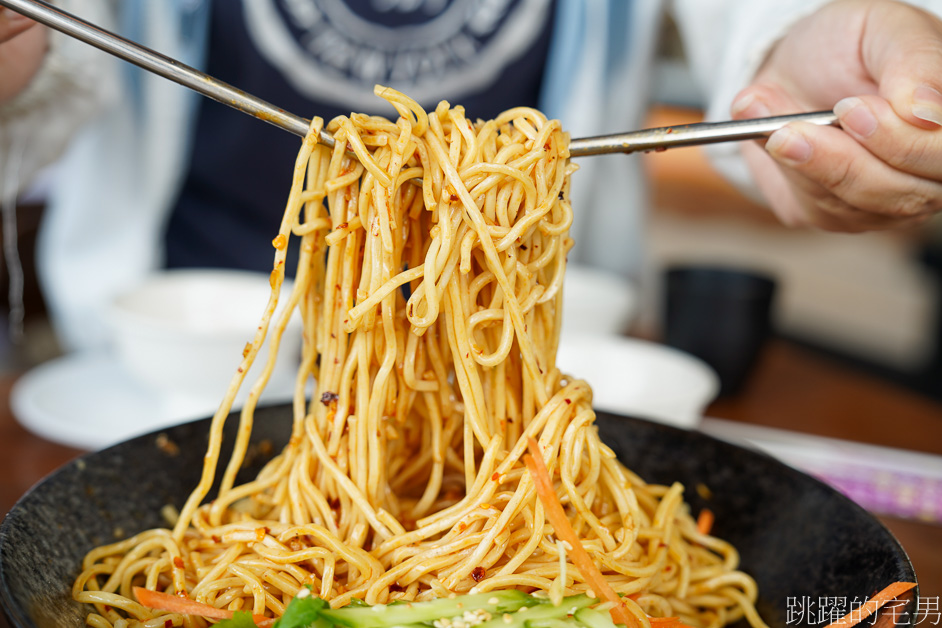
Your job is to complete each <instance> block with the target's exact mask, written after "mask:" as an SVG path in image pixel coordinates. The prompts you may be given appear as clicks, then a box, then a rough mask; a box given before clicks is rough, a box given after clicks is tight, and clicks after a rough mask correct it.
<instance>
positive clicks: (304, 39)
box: [165, 0, 554, 273]
mask: <svg viewBox="0 0 942 628" xmlns="http://www.w3.org/2000/svg"><path fill="white" fill-rule="evenodd" d="M553 5H554V1H553V0H246V1H245V2H243V1H242V0H224V1H216V2H213V3H212V7H211V18H210V32H209V48H208V62H207V71H208V72H209V74H211V75H213V76H215V77H217V78H220V79H222V80H224V81H226V82H228V83H231V84H232V85H234V86H236V87H238V88H240V89H243V90H245V91H247V92H249V93H252V94H255V95H257V96H259V97H261V98H263V99H265V100H267V101H269V102H271V103H273V104H275V105H277V106H279V107H282V108H284V109H286V110H288V111H291V112H293V113H295V114H298V115H301V116H304V117H308V118H309V117H313V116H315V115H317V116H320V117H322V118H324V119H325V120H330V119H331V118H333V117H334V116H336V115H340V114H344V115H346V114H349V113H350V112H351V111H359V112H364V113H378V114H382V115H385V116H387V117H395V116H396V113H395V110H394V109H392V107H390V106H388V105H386V104H385V103H384V102H383V101H381V100H380V99H379V98H377V97H376V96H374V95H373V93H372V92H373V85H374V84H375V83H381V84H384V85H390V86H392V87H395V88H397V89H400V90H402V91H403V92H404V93H406V94H407V95H409V96H411V97H413V98H416V100H418V101H419V102H420V103H421V104H422V105H423V106H425V107H426V108H433V107H434V106H435V105H436V104H437V103H438V101H440V100H442V99H446V100H449V101H450V102H451V103H452V104H461V105H463V106H464V107H465V110H466V112H467V115H468V117H470V118H472V119H475V118H485V119H487V118H492V117H494V116H495V115H496V114H498V113H499V112H501V111H503V110H505V109H508V108H510V107H514V106H519V105H526V106H531V107H532V106H536V104H537V98H538V94H539V90H540V83H541V80H542V76H543V71H544V67H545V61H546V56H547V51H548V48H549V38H550V32H551V28H552V13H553ZM299 145H300V141H299V138H297V137H295V136H293V135H291V134H289V133H287V132H285V131H283V130H281V129H278V128H275V127H273V126H271V125H268V124H265V123H263V122H260V121H258V120H255V119H253V118H252V117H250V116H247V115H245V114H243V113H240V112H238V111H235V110H233V109H230V108H229V107H227V106H224V105H221V104H219V103H216V102H214V101H212V100H209V99H200V102H199V111H198V113H197V119H196V128H195V136H194V140H193V144H192V153H191V159H190V168H189V169H188V174H187V176H186V179H185V181H184V184H183V186H182V189H181V192H180V196H179V198H178V201H177V204H176V207H175V208H174V210H173V212H172V215H171V218H170V222H169V224H168V228H167V233H166V238H165V244H166V251H165V252H166V263H167V266H168V267H171V268H173V267H224V268H241V269H248V270H257V271H263V272H267V271H269V270H270V269H271V263H272V258H273V249H272V247H271V244H270V242H271V238H272V237H274V235H275V234H276V233H277V230H278V225H279V223H280V220H281V216H282V212H283V210H284V204H285V201H286V199H287V195H288V188H289V186H290V184H291V172H292V167H293V164H294V160H295V157H296V155H297V151H298V148H299ZM294 258H295V256H292V255H289V260H291V259H294ZM289 272H290V273H293V269H292V268H289Z"/></svg>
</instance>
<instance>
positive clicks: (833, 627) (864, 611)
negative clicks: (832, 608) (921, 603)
mask: <svg viewBox="0 0 942 628" xmlns="http://www.w3.org/2000/svg"><path fill="white" fill-rule="evenodd" d="M914 586H916V583H915V582H894V583H893V584H891V585H890V586H888V587H886V588H885V589H883V590H882V591H880V592H879V593H876V594H874V596H873V597H871V598H870V599H869V600H867V601H866V603H865V604H864V605H863V606H861V607H860V608H855V609H854V610H852V611H851V612H849V613H847V614H846V615H844V616H843V617H842V618H840V619H838V620H837V621H835V622H833V623H830V624H828V625H827V627H826V628H850V627H851V626H856V625H857V624H859V623H860V622H862V621H863V620H864V619H866V618H867V617H869V616H870V615H872V614H873V613H875V612H877V611H878V610H880V608H881V607H882V606H883V605H884V604H886V603H887V602H890V601H892V600H895V599H896V598H898V597H899V596H901V595H902V594H904V593H906V592H907V591H909V590H910V589H912V588H913V587H914Z"/></svg>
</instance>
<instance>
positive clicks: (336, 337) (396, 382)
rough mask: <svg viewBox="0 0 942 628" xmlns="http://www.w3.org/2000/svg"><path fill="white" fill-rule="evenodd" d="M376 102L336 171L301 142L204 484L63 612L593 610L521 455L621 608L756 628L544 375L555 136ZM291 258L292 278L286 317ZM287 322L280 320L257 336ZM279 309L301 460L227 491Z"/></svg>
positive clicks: (90, 571) (106, 551) (554, 260)
mask: <svg viewBox="0 0 942 628" xmlns="http://www.w3.org/2000/svg"><path fill="white" fill-rule="evenodd" d="M377 93H378V95H380V96H382V97H383V98H385V99H386V100H388V101H389V102H390V103H391V104H392V105H393V106H394V107H395V108H396V110H397V111H398V112H399V114H400V117H399V118H398V120H396V121H395V122H392V121H389V120H385V119H382V118H379V117H370V116H365V115H358V114H354V115H352V116H350V117H339V118H337V119H335V120H333V121H332V122H331V123H330V124H329V125H328V127H327V128H328V130H329V131H330V132H331V133H332V134H333V135H334V137H335V138H336V139H337V143H336V146H335V147H334V148H333V149H332V150H331V149H328V148H326V147H324V146H321V145H317V143H316V142H317V136H318V135H317V132H318V131H319V129H320V126H321V122H320V121H319V120H315V121H314V122H313V123H312V129H311V132H310V133H309V134H308V136H307V138H306V139H305V140H304V143H303V146H302V148H301V151H300V154H299V156H298V160H297V163H296V166H295V172H294V178H293V184H292V188H291V192H290V195H289V199H288V203H287V209H286V211H285V214H284V218H283V221H282V223H281V228H280V231H279V234H278V236H277V237H276V238H275V240H274V241H273V244H274V247H275V262H274V269H273V271H272V274H271V285H272V296H271V300H270V302H269V304H268V306H267V308H266V311H265V314H264V316H263V318H262V321H261V323H260V325H259V328H258V332H257V334H256V337H255V339H254V341H253V342H252V343H251V345H249V346H248V347H247V349H246V353H245V359H244V360H243V363H242V364H241V365H240V366H239V369H238V372H237V374H236V376H235V377H234V379H233V382H232V385H231V387H230V390H229V391H228V393H227V395H226V397H225V399H224V400H223V403H222V404H221V406H220V408H219V410H218V411H217V413H216V415H215V416H214V418H213V422H212V427H211V433H210V441H209V447H208V450H207V453H206V457H205V465H204V469H203V473H202V479H201V481H200V483H199V485H198V486H197V487H196V489H195V490H194V491H193V493H192V494H191V496H190V497H189V499H188V501H187V502H186V504H185V505H184V506H183V508H182V509H181V511H180V513H179V516H178V517H177V519H176V523H175V525H174V527H173V529H172V530H171V531H168V530H151V531H148V532H144V533H142V534H139V535H137V536H136V537H134V538H132V539H129V540H126V541H122V542H119V543H115V544H113V545H110V546H106V547H102V548H98V549H96V550H93V551H92V552H91V553H89V554H88V556H87V558H86V559H85V562H84V565H83V569H84V571H83V573H82V574H81V575H80V576H79V577H78V579H77V580H76V582H75V584H74V587H73V595H74V597H75V599H76V600H78V601H80V602H84V603H88V604H92V605H93V606H94V613H93V614H92V615H91V616H90V617H89V623H90V624H93V625H102V626H107V625H115V624H116V623H117V622H119V621H123V618H127V617H131V618H134V619H138V620H144V619H147V618H151V617H154V618H158V617H159V618H160V620H161V621H163V620H164V619H165V618H167V617H169V618H170V619H171V620H172V622H173V623H174V625H180V623H181V622H186V625H188V626H198V625H205V620H203V619H201V618H196V617H187V618H184V617H182V616H179V615H169V616H168V615H166V614H165V613H164V614H161V612H157V611H152V610H149V609H146V608H144V607H142V606H141V605H139V604H138V603H137V602H136V601H134V598H133V594H132V591H131V588H132V587H133V586H135V585H137V586H146V587H147V588H151V589H156V590H159V591H164V592H168V593H178V594H183V593H185V594H186V595H187V596H189V597H190V598H192V599H194V600H196V601H198V602H202V603H206V604H210V605H213V606H217V607H220V608H226V609H230V610H249V611H251V612H252V613H254V614H257V615H266V616H269V617H271V616H279V615H280V614H281V613H282V612H283V611H284V608H285V605H286V604H287V603H288V602H289V601H290V600H291V598H292V597H293V596H294V595H295V594H296V593H297V592H298V591H299V589H300V587H302V586H303V585H311V586H312V587H313V591H314V593H315V594H317V595H319V596H321V597H322V598H324V599H326V600H328V601H329V602H330V604H331V605H332V606H334V607H339V606H343V605H346V604H348V603H349V602H350V601H351V600H352V599H354V598H359V599H362V600H365V601H366V602H367V603H369V604H383V603H387V602H390V601H393V600H396V599H406V600H424V599H431V598H435V597H443V596H448V595H451V594H455V593H459V594H460V593H467V592H486V591H492V590H497V589H504V588H522V589H524V590H527V591H534V590H536V591H545V592H547V593H548V594H550V595H552V596H553V597H555V598H557V599H558V598H560V597H561V596H562V595H572V594H575V593H579V592H586V591H588V589H589V587H588V585H587V584H586V582H585V580H584V578H583V576H582V574H580V573H579V570H578V569H576V568H575V567H574V566H573V564H572V562H571V561H570V560H569V559H568V557H567V554H566V549H565V547H566V545H565V543H563V542H560V541H557V540H556V538H555V535H554V533H553V530H552V528H551V526H550V525H549V524H548V523H547V522H546V518H545V515H544V509H543V506H542V505H541V503H540V501H539V499H538V497H537V495H536V492H535V489H534V485H533V482H532V479H531V478H530V476H529V474H528V473H527V472H526V469H525V466H524V464H523V454H524V451H525V449H526V446H527V439H528V438H529V437H532V438H534V439H536V440H537V441H538V443H539V446H540V448H541V450H542V451H543V453H544V458H545V461H546V466H547V468H548V470H549V473H550V474H551V475H552V476H554V477H555V476H558V481H557V482H556V485H555V490H556V493H557V496H558V498H559V499H560V501H561V503H562V504H563V506H564V507H565V509H566V512H567V516H568V518H569V519H570V522H571V524H572V527H573V529H574V530H575V532H576V534H577V535H578V536H579V538H580V540H581V544H582V545H583V546H584V547H585V549H586V550H587V551H588V552H589V554H590V555H591V556H592V557H593V559H594V560H595V562H596V564H597V565H598V566H599V567H600V569H601V570H602V573H603V574H604V575H605V577H606V579H607V581H608V582H609V584H610V585H611V587H612V588H613V589H614V590H615V591H616V592H617V593H619V594H621V595H622V596H631V600H633V602H632V604H633V605H636V606H637V607H640V609H643V611H644V613H648V614H650V615H656V616H662V615H671V616H678V617H680V619H681V621H682V622H684V623H686V624H689V625H692V626H720V625H723V624H726V623H728V622H731V621H735V620H736V619H738V618H740V617H743V616H745V617H746V618H747V619H748V620H749V621H750V623H752V624H753V625H754V626H761V625H764V624H762V623H761V620H759V619H758V616H757V615H756V613H755V610H754V608H753V602H754V601H755V599H756V587H755V583H754V582H753V580H752V579H751V578H750V577H749V576H747V575H746V574H744V573H742V572H739V571H737V565H738V555H737V553H736V550H735V549H734V548H733V547H732V546H730V545H729V544H728V543H726V542H724V541H721V540H720V539H717V538H714V537H710V536H707V535H703V534H701V533H700V532H698V531H697V527H696V522H695V520H694V518H693V517H692V516H691V513H690V512H689V509H688V507H687V506H686V505H685V504H684V502H683V495H682V493H683V487H682V486H680V485H679V484H675V485H673V486H669V487H666V486H656V485H648V484H646V483H644V482H643V481H642V480H641V479H640V478H638V477H637V476H636V475H634V474H632V473H631V472H630V471H628V470H627V469H625V468H624V467H623V466H622V465H621V464H620V463H619V462H618V460H617V459H616V458H615V455H614V453H613V452H612V451H611V450H610V449H609V448H608V447H606V446H605V445H604V444H603V443H602V442H601V441H600V440H599V437H598V433H597V431H596V428H595V426H594V419H595V416H594V414H593V412H592V407H591V402H592V395H591V390H590V388H589V386H588V385H587V384H586V383H585V382H584V381H581V380H578V379H572V378H570V377H568V376H565V375H563V374H562V373H560V371H559V370H558V368H557V367H556V361H555V360H556V349H557V345H558V342H559V335H560V325H559V323H560V308H561V305H562V290H561V286H562V280H563V273H564V271H565V266H566V253H567V251H568V250H569V249H570V247H571V245H572V241H571V240H570V239H569V238H568V236H567V233H568V228H569V226H570V223H571V220H572V211H571V208H570V205H569V201H568V194H569V175H570V174H571V173H572V171H573V170H574V169H575V168H574V166H572V165H570V163H569V161H568V148H567V146H568V136H567V135H566V134H565V133H564V132H563V131H562V130H561V129H560V127H559V123H558V122H556V121H550V120H547V119H546V118H545V117H544V116H543V115H542V114H540V113H539V112H537V111H534V110H531V109H524V108H518V109H512V110H510V111H507V112H505V113H503V114H501V115H500V116H499V117H498V118H497V119H496V120H492V121H488V122H481V121H479V122H477V123H475V124H472V123H471V122H470V121H468V120H467V119H466V118H465V115H464V111H463V109H462V108H461V107H453V108H452V107H450V106H449V105H448V104H447V103H444V102H443V103H441V104H440V105H439V106H438V107H437V108H436V109H435V110H434V111H433V112H431V113H428V114H427V113H426V112H425V111H423V110H422V109H421V108H420V107H419V106H418V105H417V104H416V103H414V102H413V101H411V100H409V99H408V98H406V97H405V96H403V95H401V94H399V93H398V92H395V91H393V90H390V89H384V88H377ZM351 150H352V151H353V152H354V153H355V154H356V159H352V158H351V157H349V156H348V152H349V151H351ZM325 204H326V207H325ZM291 237H295V238H300V259H299V264H298V272H297V277H296V279H295V283H294V288H293V290H292V291H291V293H290V294H288V295H285V296H283V297H282V296H281V295H280V288H281V285H282V281H283V278H284V265H285V257H286V251H287V242H288V239H289V238H291ZM280 298H287V299H288V302H289V303H288V307H287V308H285V311H284V313H283V314H281V315H280V317H279V318H278V319H277V320H272V317H273V312H274V310H275V305H276V304H277V302H278V300H279V299H280ZM295 310H296V311H298V312H299V313H300V316H301V318H302V321H303V325H304V330H305V332H304V339H303V348H302V359H301V365H300V369H299V371H298V377H297V382H296V392H295V398H294V403H293V413H294V421H293V427H292V434H291V439H290V441H289V443H288V444H287V446H286V447H285V449H284V450H283V451H282V452H281V453H280V454H279V455H278V456H277V457H275V458H274V459H273V460H271V462H269V463H268V464H267V465H266V467H265V468H264V469H263V470H262V471H261V472H260V473H259V475H258V476H257V478H255V479H254V480H253V481H251V482H249V483H247V484H244V485H240V486H237V485H236V481H235V478H236V472H237V471H238V470H239V468H240V467H241V465H242V462H243V460H244V458H245V456H246V451H247V448H248V444H249V438H250V435H251V430H252V416H253V411H254V409H255V404H256V402H257V400H258V396H259V394H260V392H261V390H262V389H263V388H264V386H265V383H266V381H267V378H268V376H269V374H270V373H271V369H272V366H273V363H274V359H275V354H276V352H277V348H278V344H279V342H280V340H281V335H282V332H283V330H284V328H285V326H286V324H287V321H288V318H289V316H291V315H292V312H293V311H295ZM269 332H270V333H269ZM266 336H270V340H269V342H270V343H271V345H272V350H271V355H270V357H269V361H268V364H267V365H266V368H265V370H264V372H263V374H262V376H261V377H260V378H259V380H258V381H257V382H256V383H255V384H254V386H253V387H252V389H251V392H250V395H249V397H248V400H247V402H246V403H245V406H244V408H243V409H242V411H241V416H240V423H239V430H238V435H237V438H236V446H235V450H234V452H233V454H232V457H231V458H230V460H229V461H228V463H227V466H226V468H225V473H224V475H223V479H222V481H221V483H220V486H219V489H218V497H217V498H216V499H215V500H214V501H212V502H209V503H203V502H204V500H205V498H206V496H207V494H208V493H209V491H210V489H211V488H212V484H213V478H214V477H215V474H216V470H217V465H219V464H221V463H223V461H221V460H220V446H221V441H222V429H223V424H224V422H225V419H226V417H227V415H228V413H229V410H230V408H231V406H232V402H233V399H234V397H235V394H236V391H237V389H238V388H239V386H240V385H241V384H242V379H243V377H244V373H245V372H246V371H247V370H248V366H249V365H250V364H251V362H252V360H254V358H255V356H256V354H257V352H258V350H259V348H260V346H261V344H262V342H263V340H264V338H265V337H266ZM312 382H316V392H315V393H314V395H313V396H312V397H310V399H308V396H307V394H306V392H307V390H308V387H309V386H310V385H312ZM644 613H641V612H640V611H639V614H641V615H643V614H644ZM157 623H159V622H157ZM642 623H643V624H644V625H645V626H647V620H646V619H643V620H642ZM160 625H163V624H162V623H161V624H160Z"/></svg>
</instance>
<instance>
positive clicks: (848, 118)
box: [834, 97, 877, 137]
mask: <svg viewBox="0 0 942 628" xmlns="http://www.w3.org/2000/svg"><path fill="white" fill-rule="evenodd" d="M834 113H836V114H837V117H838V118H840V119H841V124H842V125H843V126H844V127H846V128H847V129H849V130H851V131H853V132H854V133H856V134H857V135H859V136H861V137H870V136H871V135H873V134H874V133H875V132H876V130H877V118H876V116H874V115H873V112H872V111H870V107H868V106H867V105H865V104H864V101H862V100H860V99H859V98H856V97H851V98H845V99H844V100H840V101H838V103H837V104H836V105H834Z"/></svg>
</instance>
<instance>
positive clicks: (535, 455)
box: [523, 438, 667, 628]
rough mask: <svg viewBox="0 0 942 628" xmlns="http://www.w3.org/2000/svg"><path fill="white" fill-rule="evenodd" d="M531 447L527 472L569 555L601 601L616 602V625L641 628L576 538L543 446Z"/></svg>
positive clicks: (526, 457) (532, 443)
mask: <svg viewBox="0 0 942 628" xmlns="http://www.w3.org/2000/svg"><path fill="white" fill-rule="evenodd" d="M527 447H528V448H529V449H530V453H529V454H526V455H524V457H523V460H524V462H525V463H526V465H527V469H528V470H529V471H530V476H531V477H532V478H533V484H534V485H535V486H536V494H537V495H538V496H539V498H540V501H541V502H543V508H544V509H545V510H546V518H547V519H548V520H549V522H550V524H551V525H552V526H553V529H554V530H555V531H556V536H557V537H559V538H560V539H562V540H563V541H566V542H567V543H569V546H570V548H571V549H570V550H569V555H570V556H571V557H572V562H573V563H575V565H576V568H577V569H578V570H579V573H581V574H582V577H583V578H585V579H586V582H587V583H588V584H589V586H590V587H592V590H593V591H595V594H596V595H597V596H598V597H599V599H601V600H604V601H606V602H611V603H612V605H613V606H612V609H611V611H610V613H611V615H612V621H614V622H615V623H616V624H624V625H625V626H628V628H640V626H639V625H638V621H637V620H636V619H635V617H634V616H633V615H632V614H631V613H630V612H628V609H627V608H625V604H624V602H622V600H621V598H619V597H618V594H617V593H615V591H614V590H613V589H612V587H611V586H609V584H608V582H606V580H605V576H603V575H602V572H601V571H599V569H598V567H596V566H595V563H593V562H592V557H591V556H589V553H588V552H587V551H585V548H584V547H582V543H580V542H579V537H578V536H576V532H575V530H573V529H572V526H571V525H570V524H569V518H568V517H566V511H564V510H563V505H562V504H561V503H559V499H558V498H557V497H556V491H555V490H554V489H553V480H552V479H551V478H550V475H549V472H548V471H547V470H546V465H545V464H544V463H543V455H542V454H541V453H540V447H539V445H537V442H536V441H535V440H533V439H532V438H531V439H529V441H528V442H527ZM662 628H667V627H662Z"/></svg>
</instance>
